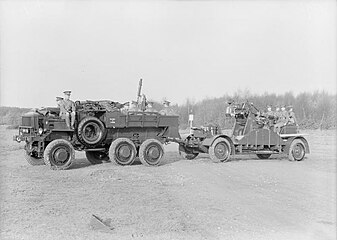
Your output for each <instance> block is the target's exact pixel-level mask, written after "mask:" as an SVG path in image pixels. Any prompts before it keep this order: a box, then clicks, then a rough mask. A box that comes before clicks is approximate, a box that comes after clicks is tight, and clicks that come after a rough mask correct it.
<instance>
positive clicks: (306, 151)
mask: <svg viewBox="0 0 337 240" xmlns="http://www.w3.org/2000/svg"><path fill="white" fill-rule="evenodd" d="M295 139H300V140H302V141H303V143H304V145H305V153H310V149H309V144H308V141H307V140H306V139H305V138H304V137H291V138H288V139H287V143H286V146H285V148H284V151H283V152H284V153H289V150H290V145H291V143H292V142H293V141H294V140H295Z"/></svg>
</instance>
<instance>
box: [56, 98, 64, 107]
mask: <svg viewBox="0 0 337 240" xmlns="http://www.w3.org/2000/svg"><path fill="white" fill-rule="evenodd" d="M62 101H63V97H56V104H57V107H58V108H59V107H60V105H61V102H62Z"/></svg>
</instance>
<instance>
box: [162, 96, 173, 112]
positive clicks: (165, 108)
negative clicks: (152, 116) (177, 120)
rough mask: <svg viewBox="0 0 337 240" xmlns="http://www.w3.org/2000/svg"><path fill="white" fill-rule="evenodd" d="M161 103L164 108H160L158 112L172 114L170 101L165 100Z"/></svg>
mask: <svg viewBox="0 0 337 240" xmlns="http://www.w3.org/2000/svg"><path fill="white" fill-rule="evenodd" d="M163 105H164V109H162V110H161V111H160V112H159V113H160V114H161V115H173V112H172V110H171V109H170V102H169V101H167V100H165V101H164V102H163Z"/></svg>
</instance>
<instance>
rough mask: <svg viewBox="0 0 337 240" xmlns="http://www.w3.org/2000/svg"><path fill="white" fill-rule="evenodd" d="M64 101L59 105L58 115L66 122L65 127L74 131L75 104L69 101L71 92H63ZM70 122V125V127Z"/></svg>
mask: <svg viewBox="0 0 337 240" xmlns="http://www.w3.org/2000/svg"><path fill="white" fill-rule="evenodd" d="M63 93H64V99H63V101H62V102H61V104H60V115H61V117H62V118H63V119H65V120H66V124H67V127H68V128H70V129H74V125H75V110H76V108H75V103H74V102H73V101H71V100H70V94H71V91H64V92H63ZM70 122H71V125H70Z"/></svg>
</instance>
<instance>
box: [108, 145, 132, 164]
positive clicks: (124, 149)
mask: <svg viewBox="0 0 337 240" xmlns="http://www.w3.org/2000/svg"><path fill="white" fill-rule="evenodd" d="M136 155H137V149H136V146H135V144H134V143H133V142H132V141H131V140H130V139H128V138H118V139H116V140H115V141H113V142H112V144H111V145H110V148H109V157H110V160H111V161H114V162H115V163H117V164H119V165H131V164H132V163H133V162H134V161H135V158H136Z"/></svg>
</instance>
